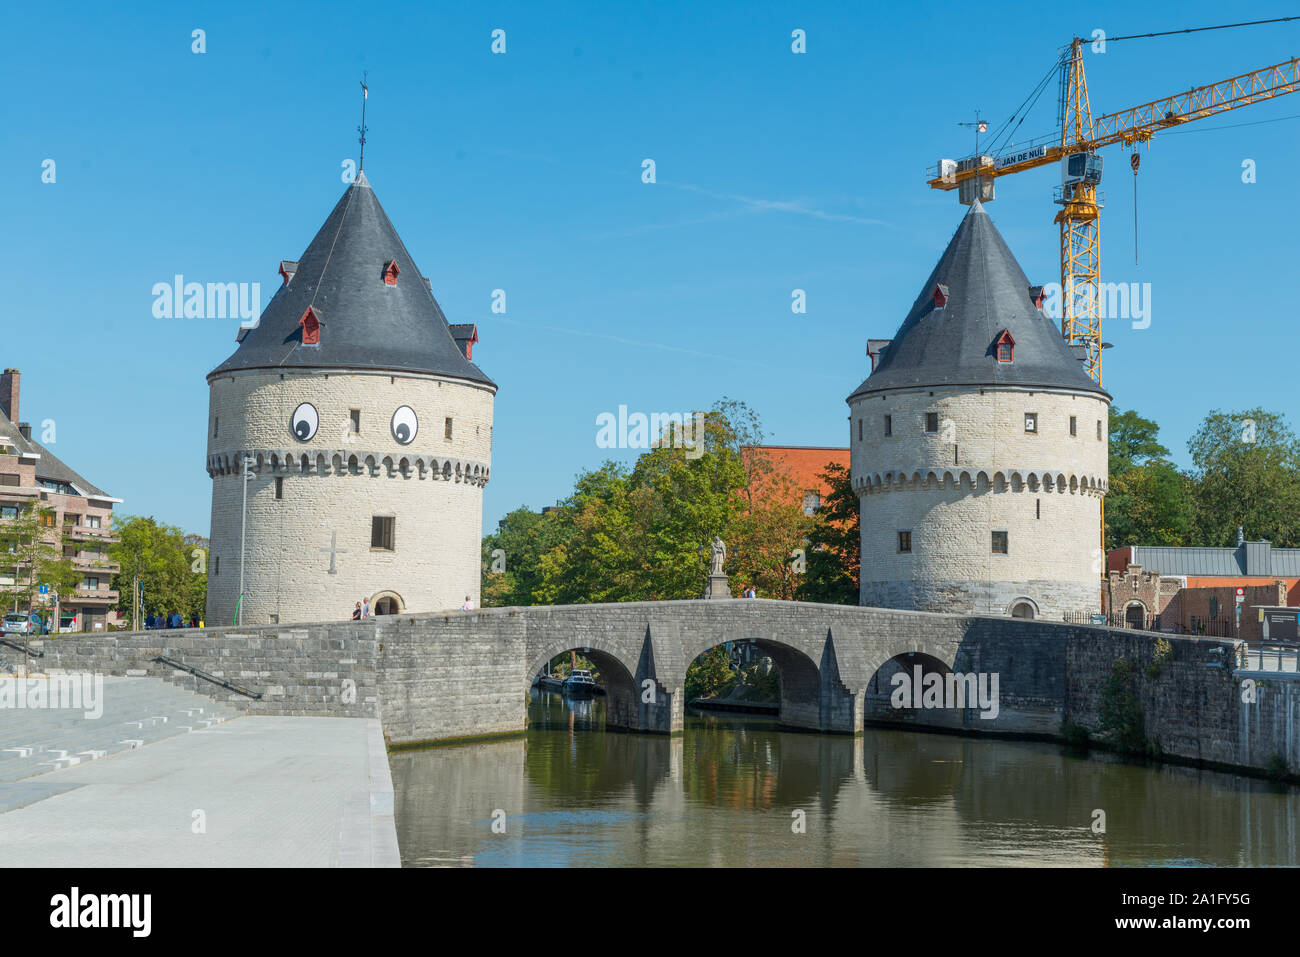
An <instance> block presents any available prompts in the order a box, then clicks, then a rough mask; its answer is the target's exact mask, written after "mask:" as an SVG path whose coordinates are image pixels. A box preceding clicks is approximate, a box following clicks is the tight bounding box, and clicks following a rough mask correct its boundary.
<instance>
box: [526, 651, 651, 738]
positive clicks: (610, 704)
mask: <svg viewBox="0 0 1300 957" xmlns="http://www.w3.org/2000/svg"><path fill="white" fill-rule="evenodd" d="M541 647H542V652H541V653H540V654H535V655H534V656H533V659H532V660H531V661H530V662H529V664H528V671H527V673H526V674H525V676H524V681H525V686H524V694H525V701H526V700H527V694H528V690H529V689H530V688H532V686H533V681H534V680H535V679H536V677H537V673H538V672H539V671H541V670H542V669H543V668H544V667H546V665H547V664H548V663H549V662H550V661H551V660H552V659H553V658H555V657H557V656H558V655H563V654H566V653H567V652H570V651H576V652H578V654H580V655H582V656H583V657H584V658H587V659H589V660H590V661H591V663H592V664H594V665H595V666H596V669H597V670H598V671H599V672H600V677H601V682H602V683H603V685H604V688H605V728H606V729H607V730H625V731H640V730H644V729H643V727H642V724H643V722H642V718H641V708H640V702H641V689H640V688H639V687H637V684H636V680H635V679H634V678H633V675H634V674H635V671H636V662H628V661H627V660H626V656H625V655H624V653H623V650H622V649H620V648H618V647H617V646H615V645H612V644H609V643H606V642H604V641H601V640H595V641H592V643H591V644H586V645H583V644H574V641H573V638H572V637H570V636H565V637H563V638H552V639H550V640H549V641H547V642H546V643H544V644H543V645H542V646H541ZM657 692H658V688H656V693H657ZM526 708H527V706H526V705H525V709H526Z"/></svg>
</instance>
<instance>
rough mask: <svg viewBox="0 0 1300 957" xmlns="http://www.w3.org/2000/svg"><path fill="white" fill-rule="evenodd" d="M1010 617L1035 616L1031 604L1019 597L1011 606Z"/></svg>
mask: <svg viewBox="0 0 1300 957" xmlns="http://www.w3.org/2000/svg"><path fill="white" fill-rule="evenodd" d="M1011 617H1012V618H1035V617H1037V616H1036V615H1035V614H1034V606H1033V604H1032V603H1031V602H1029V601H1026V600H1024V599H1021V600H1018V601H1016V603H1015V604H1013V605H1012V606H1011Z"/></svg>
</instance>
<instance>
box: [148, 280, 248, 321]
mask: <svg viewBox="0 0 1300 957" xmlns="http://www.w3.org/2000/svg"><path fill="white" fill-rule="evenodd" d="M153 297H154V299H153V314H154V318H156V319H235V318H239V319H242V320H244V321H243V322H241V323H240V324H239V325H240V328H243V329H255V328H257V323H258V317H259V316H261V314H262V284H261V283H260V282H209V283H201V282H186V281H185V277H184V276H182V275H180V274H179V273H178V274H176V275H175V276H173V277H172V281H171V282H169V283H167V282H156V283H154V284H153Z"/></svg>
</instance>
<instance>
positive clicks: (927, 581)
mask: <svg viewBox="0 0 1300 957" xmlns="http://www.w3.org/2000/svg"><path fill="white" fill-rule="evenodd" d="M1042 301H1043V297H1042V292H1041V289H1039V288H1038V287H1031V286H1030V285H1029V282H1028V280H1027V279H1026V278H1025V274H1024V272H1023V270H1021V268H1020V265H1019V264H1018V263H1017V262H1016V260H1015V257H1014V256H1013V255H1012V254H1011V251H1010V250H1009V249H1008V248H1007V245H1006V243H1005V242H1004V241H1003V239H1002V237H1001V235H999V233H998V231H997V229H995V228H994V226H993V223H992V221H991V220H990V219H989V216H988V213H986V212H985V211H984V209H983V208H982V207H981V205H980V204H979V203H978V202H976V203H975V204H974V205H973V206H972V207H971V208H970V211H969V212H968V213H967V215H966V216H965V218H964V219H963V220H962V223H961V226H960V227H959V228H958V229H957V232H956V234H955V235H954V236H953V238H952V241H951V242H950V243H949V244H948V248H947V249H946V250H945V251H944V253H943V256H942V257H941V258H940V260H939V263H938V265H937V266H936V267H935V268H934V271H933V272H932V273H931V274H930V277H929V278H928V279H927V280H926V282H925V285H924V286H923V287H922V289H921V293H920V295H919V296H918V298H917V300H916V303H915V305H913V307H912V310H911V312H910V313H908V316H907V318H906V319H905V320H904V321H903V324H902V326H901V327H900V328H899V330H898V332H897V333H896V334H895V336H894V338H893V339H892V340H890V341H888V342H887V343H886V342H883V341H877V340H873V341H872V345H871V346H870V347H869V351H870V352H871V354H872V361H873V369H872V372H871V375H870V376H869V377H868V378H867V380H866V381H865V382H863V383H862V385H861V386H859V387H858V389H857V390H856V391H855V392H854V393H853V394H852V395H851V396H849V399H848V403H849V408H850V410H851V416H850V426H849V427H850V430H851V432H850V437H851V449H852V452H851V472H852V480H853V487H854V489H855V490H856V491H857V493H858V495H859V500H860V503H861V507H862V574H861V596H860V600H861V602H862V604H864V605H876V606H881V607H889V608H908V609H916V610H921V611H944V612H961V613H973V614H985V615H988V614H991V615H1013V616H1016V617H1023V618H1030V617H1034V618H1036V617H1048V618H1052V617H1058V618H1059V617H1061V615H1062V614H1063V613H1070V612H1093V611H1099V610H1100V600H1101V597H1100V596H1101V576H1102V572H1103V563H1102V560H1101V558H1102V556H1101V548H1100V544H1101V543H1100V522H1101V502H1102V498H1103V496H1104V495H1105V494H1106V488H1107V461H1108V460H1107V449H1108V434H1109V429H1108V424H1107V417H1108V410H1109V405H1110V396H1109V395H1108V394H1107V393H1106V392H1105V391H1103V390H1102V389H1101V387H1100V386H1098V385H1097V384H1096V383H1094V382H1093V381H1092V380H1091V379H1090V378H1089V377H1088V376H1087V375H1086V374H1085V373H1084V371H1083V367H1082V365H1081V363H1080V361H1079V359H1078V357H1076V356H1075V355H1074V353H1073V352H1072V351H1071V349H1070V347H1069V346H1068V345H1067V344H1066V343H1065V341H1064V340H1063V339H1062V337H1061V333H1060V330H1059V329H1058V328H1057V326H1056V322H1055V321H1054V320H1053V319H1051V318H1049V317H1048V316H1047V315H1046V313H1045V312H1044V311H1043V310H1042V308H1041V305H1042Z"/></svg>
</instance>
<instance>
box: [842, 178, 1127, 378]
mask: <svg viewBox="0 0 1300 957" xmlns="http://www.w3.org/2000/svg"><path fill="white" fill-rule="evenodd" d="M936 288H940V290H941V293H940V294H941V297H942V298H944V299H945V300H946V302H945V303H944V305H943V306H942V307H940V306H939V305H938V304H937V303H936V301H935V290H936ZM1003 330H1005V331H1007V332H1009V333H1010V334H1011V338H1012V339H1013V340H1014V341H1015V353H1014V361H1012V362H998V361H997V349H996V348H995V345H994V343H995V342H996V341H997V339H998V338H999V337H1000V335H1001V333H1002V332H1003ZM954 385H957V386H987V387H991V388H996V387H997V386H1038V387H1043V388H1066V389H1078V390H1082V391H1087V392H1096V393H1099V394H1101V395H1104V396H1106V397H1107V398H1109V397H1110V396H1109V393H1107V392H1106V391H1105V390H1104V389H1102V388H1101V386H1099V385H1097V383H1095V382H1093V381H1092V379H1091V378H1090V377H1089V376H1088V374H1087V373H1086V372H1084V371H1083V363H1081V362H1080V361H1079V360H1078V359H1077V358H1076V357H1075V355H1074V353H1073V352H1072V351H1071V350H1070V347H1069V346H1068V345H1067V344H1066V342H1065V340H1064V339H1063V338H1062V336H1061V331H1060V329H1059V328H1058V326H1057V324H1056V321H1055V320H1054V319H1052V318H1050V317H1049V316H1048V315H1047V314H1046V313H1045V312H1044V311H1043V310H1041V309H1039V308H1037V307H1036V306H1035V305H1034V303H1033V301H1032V299H1031V296H1030V292H1029V280H1028V279H1027V278H1026V276H1025V273H1024V270H1022V269H1021V268H1020V264H1019V263H1018V262H1016V257H1015V256H1013V255H1012V254H1011V250H1010V249H1008V248H1007V244H1006V241H1005V240H1003V238H1002V235H1001V234H1000V233H999V232H998V231H997V228H996V227H995V226H994V225H993V221H992V220H991V219H989V214H988V213H987V212H985V211H984V207H983V206H982V205H981V204H980V203H979V202H978V201H976V202H975V203H974V204H973V205H972V206H971V208H970V210H969V212H967V213H966V216H965V218H963V219H962V221H961V225H960V226H958V227H957V232H956V233H955V234H954V235H953V237H952V241H951V242H949V243H948V248H947V249H945V250H944V251H943V255H942V256H941V257H939V263H938V265H936V266H935V267H934V271H933V272H931V273H930V277H929V278H928V279H927V280H926V281H925V284H924V285H923V286H922V287H921V293H920V295H919V296H918V297H917V299H916V302H915V303H914V304H913V306H912V310H911V312H909V313H908V314H907V318H906V319H904V320H903V324H902V325H901V326H900V327H899V329H898V332H896V333H895V334H894V338H893V341H892V342H891V343H890V344H889V347H888V348H887V349H886V350H885V352H884V355H882V356H881V358H880V360H879V362H878V363H877V365H876V369H875V371H874V372H872V373H871V375H870V376H869V377H868V378H867V380H866V381H865V382H863V383H862V385H860V386H858V388H857V389H856V390H855V391H854V392H853V395H851V396H849V398H850V399H853V398H854V397H856V396H859V395H863V394H866V393H872V392H882V391H885V390H891V391H892V390H895V389H912V388H927V387H928V388H933V387H936V386H954Z"/></svg>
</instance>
